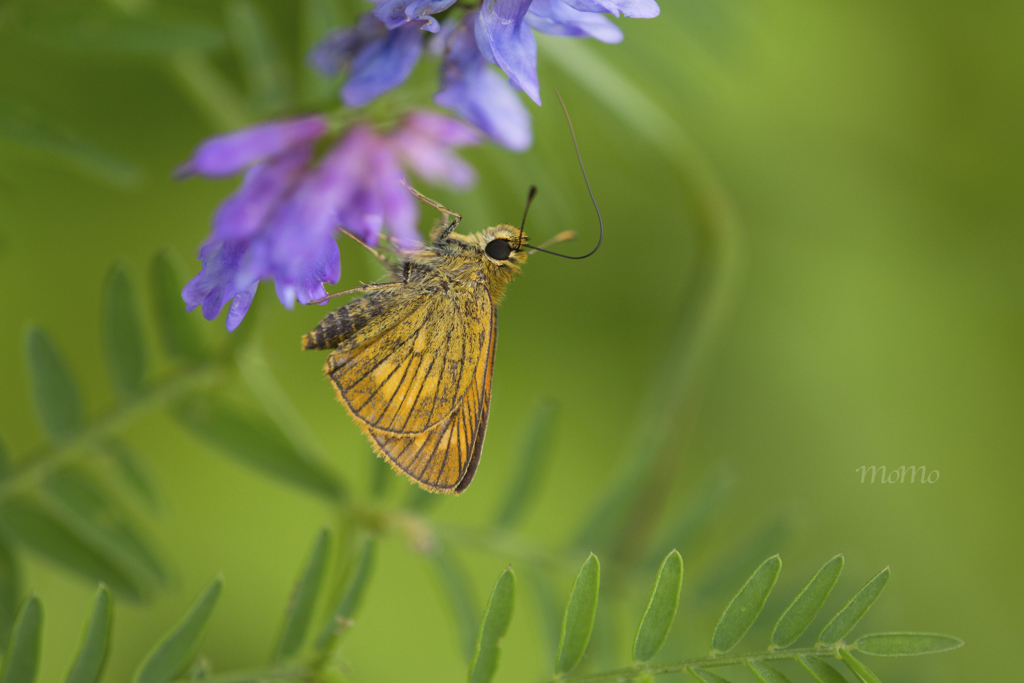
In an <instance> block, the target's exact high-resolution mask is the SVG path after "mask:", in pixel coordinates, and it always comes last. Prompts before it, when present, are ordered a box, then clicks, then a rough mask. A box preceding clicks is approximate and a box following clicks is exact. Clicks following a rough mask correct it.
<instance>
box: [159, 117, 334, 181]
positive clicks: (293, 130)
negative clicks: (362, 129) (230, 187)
mask: <svg viewBox="0 0 1024 683" xmlns="http://www.w3.org/2000/svg"><path fill="white" fill-rule="evenodd" d="M326 132H327V118H326V117H324V116H321V115H319V114H317V115H314V116H304V117H302V118H296V119H285V120H282V121H272V122H270V123H262V124H260V125H258V126H251V127H249V128H243V129H242V130H239V131H236V132H234V133H228V134H227V135H218V136H216V137H212V138H209V139H207V140H205V141H204V142H203V143H202V144H200V145H199V147H197V148H196V151H195V152H194V153H193V154H192V158H191V159H189V160H188V161H186V162H185V163H184V164H182V165H181V166H179V167H178V169H177V170H176V171H175V176H176V177H178V178H183V177H186V176H190V175H196V174H198V175H205V176H215V177H216V176H229V175H234V174H235V173H238V172H239V171H241V170H242V169H244V168H245V167H246V166H249V165H251V164H254V163H256V162H259V161H263V160H265V159H269V158H271V157H274V156H277V155H278V154H281V153H283V152H286V151H288V150H289V149H291V148H292V147H296V146H298V145H305V144H309V143H311V142H313V141H314V140H317V139H318V138H320V137H321V136H323V135H324V133H326Z"/></svg>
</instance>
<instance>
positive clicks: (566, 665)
mask: <svg viewBox="0 0 1024 683" xmlns="http://www.w3.org/2000/svg"><path fill="white" fill-rule="evenodd" d="M600 589H601V563H600V562H599V561H598V559H597V555H595V554H594V553H590V556H589V557H588V558H587V559H586V561H585V562H584V563H583V566H582V567H581V568H580V573H579V574H577V575H576V581H575V582H574V583H573V584H572V593H570V594H569V603H568V604H567V605H566V606H565V616H564V617H563V618H562V635H561V636H560V637H559V639H558V654H557V655H555V674H556V675H557V674H564V673H568V672H570V671H572V670H573V669H574V668H576V665H577V664H579V663H580V660H581V659H583V655H584V653H585V652H586V651H587V645H588V644H589V643H590V634H591V632H592V631H593V630H594V617H595V616H597V598H598V593H599V592H600Z"/></svg>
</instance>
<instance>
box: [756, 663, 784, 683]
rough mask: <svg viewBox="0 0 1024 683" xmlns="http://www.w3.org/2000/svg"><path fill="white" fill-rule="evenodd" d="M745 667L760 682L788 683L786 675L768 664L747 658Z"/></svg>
mask: <svg viewBox="0 0 1024 683" xmlns="http://www.w3.org/2000/svg"><path fill="white" fill-rule="evenodd" d="M747 668H748V669H750V672H751V673H753V674H754V677H755V678H757V680H759V681H761V683H790V680H789V679H788V678H786V675H785V674H784V673H782V672H781V671H779V670H778V669H776V668H775V667H774V666H772V665H770V664H766V663H765V662H761V661H756V660H755V661H751V660H749V659H748V660H747Z"/></svg>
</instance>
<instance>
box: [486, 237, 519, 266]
mask: <svg viewBox="0 0 1024 683" xmlns="http://www.w3.org/2000/svg"><path fill="white" fill-rule="evenodd" d="M484 251H485V252H487V255H488V256H490V257H491V258H492V259H494V260H495V261H507V260H508V257H509V255H510V254H511V253H512V245H511V244H509V243H508V240H491V241H490V242H488V243H487V246H486V247H484Z"/></svg>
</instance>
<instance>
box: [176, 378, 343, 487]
mask: <svg viewBox="0 0 1024 683" xmlns="http://www.w3.org/2000/svg"><path fill="white" fill-rule="evenodd" d="M174 412H175V416H176V417H177V418H178V419H179V420H180V421H181V423H182V424H184V425H185V426H186V427H188V428H189V429H191V430H192V431H193V432H195V433H196V434H197V435H198V436H200V437H202V438H204V439H206V440H207V441H209V442H210V443H211V444H213V445H214V446H217V447H219V448H220V449H221V450H222V451H223V452H225V453H227V454H228V455H231V456H234V457H235V458H237V459H238V460H240V461H241V462H243V463H245V464H246V465H249V466H250V467H253V468H255V469H258V470H261V471H262V472H264V473H265V474H269V475H271V476H273V477H276V478H278V479H280V480H282V481H285V482H288V483H290V484H294V485H296V486H301V487H302V488H304V489H307V490H308V491H311V492H313V493H316V494H318V495H321V496H324V497H325V498H328V499H330V500H336V499H337V498H338V497H339V496H340V495H341V491H342V489H341V486H340V484H339V483H338V481H337V479H336V478H335V477H334V475H333V474H332V473H331V472H330V471H328V470H327V469H326V468H324V467H322V466H321V465H320V464H319V463H317V462H314V461H312V460H310V459H308V458H307V457H306V456H305V455H304V454H303V453H301V452H299V451H298V450H297V449H296V448H295V447H294V446H293V445H292V443H291V441H289V440H288V438H287V437H285V435H284V434H282V433H281V430H280V429H278V428H277V427H276V426H275V425H274V424H273V423H272V422H271V421H270V419H269V418H266V417H264V418H262V419H256V418H255V416H251V415H246V414H243V413H241V412H240V411H238V410H236V409H234V408H232V407H231V406H229V405H227V404H226V403H224V402H222V401H219V400H217V399H214V398H211V397H207V396H194V397H192V398H190V399H188V400H186V401H183V402H182V403H181V404H179V405H178V407H177V409H176V410H175V411H174Z"/></svg>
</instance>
